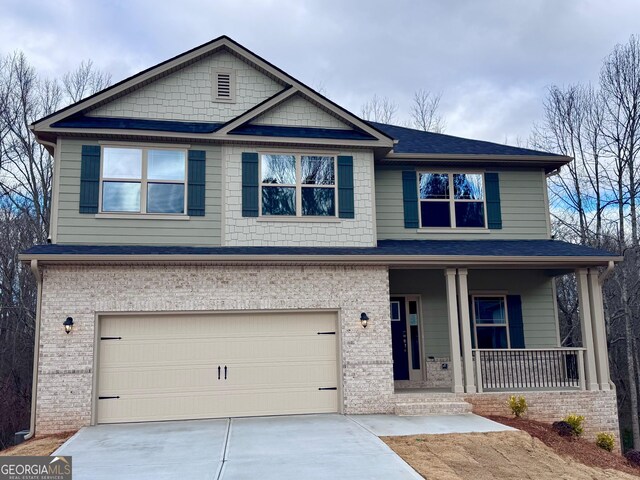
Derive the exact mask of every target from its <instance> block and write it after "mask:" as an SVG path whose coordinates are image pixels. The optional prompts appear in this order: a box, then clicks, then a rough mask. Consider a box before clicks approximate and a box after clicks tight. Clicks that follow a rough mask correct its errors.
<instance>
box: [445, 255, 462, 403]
mask: <svg viewBox="0 0 640 480" xmlns="http://www.w3.org/2000/svg"><path fill="white" fill-rule="evenodd" d="M444 276H445V279H446V284H447V312H448V318H449V354H450V356H451V373H452V374H453V392H454V393H463V392H464V387H463V386H462V366H461V365H460V329H459V328H458V305H457V301H456V297H457V295H456V269H455V268H447V269H445V271H444Z"/></svg>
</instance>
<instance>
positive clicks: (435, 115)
mask: <svg viewBox="0 0 640 480" xmlns="http://www.w3.org/2000/svg"><path fill="white" fill-rule="evenodd" d="M441 98H442V94H441V93H438V94H437V95H436V94H432V93H431V92H429V91H427V90H417V91H416V92H415V93H414V94H413V100H412V104H411V111H410V112H409V113H410V115H411V122H410V124H411V126H412V127H413V128H417V129H418V130H424V131H425V132H434V133H444V129H445V126H446V125H445V121H444V118H443V117H442V116H441V115H440V113H439V108H440V99H441Z"/></svg>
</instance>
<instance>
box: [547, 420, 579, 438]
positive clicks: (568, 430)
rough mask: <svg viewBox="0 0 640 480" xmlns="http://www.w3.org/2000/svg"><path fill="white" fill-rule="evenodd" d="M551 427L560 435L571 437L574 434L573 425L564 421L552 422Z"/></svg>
mask: <svg viewBox="0 0 640 480" xmlns="http://www.w3.org/2000/svg"><path fill="white" fill-rule="evenodd" d="M551 428H553V430H554V431H555V432H556V433H557V434H558V435H560V436H561V437H573V435H574V433H573V427H572V426H571V425H570V424H569V423H567V422H564V421H561V422H553V425H551Z"/></svg>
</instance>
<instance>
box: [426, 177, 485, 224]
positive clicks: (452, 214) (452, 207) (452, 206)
mask: <svg viewBox="0 0 640 480" xmlns="http://www.w3.org/2000/svg"><path fill="white" fill-rule="evenodd" d="M416 173H417V175H416V177H417V178H416V181H417V183H418V186H417V188H418V218H419V221H420V223H419V225H420V228H421V229H425V230H436V231H437V230H440V231H442V230H445V231H446V230H460V231H465V232H467V231H470V232H473V231H484V230H488V228H489V226H488V223H487V222H488V220H487V187H486V180H485V175H484V174H485V172H484V171H481V170H449V169H442V170H439V169H428V170H418V171H417V172H416ZM422 174H440V175H447V176H448V178H449V198H420V175H422ZM454 174H466V175H482V205H483V206H482V213H483V217H484V219H483V220H484V226H483V227H458V226H457V225H456V203H463V202H474V203H478V202H480V200H474V199H470V198H455V192H454V188H453V175H454ZM422 202H449V221H450V223H451V226H450V227H425V226H424V225H422Z"/></svg>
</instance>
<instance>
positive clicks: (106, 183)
mask: <svg viewBox="0 0 640 480" xmlns="http://www.w3.org/2000/svg"><path fill="white" fill-rule="evenodd" d="M102 158H103V161H102V175H101V187H102V188H101V194H102V202H101V211H102V212H105V213H106V212H109V213H161V214H184V213H185V211H186V204H185V201H186V198H185V178H186V166H187V162H186V152H185V151H184V150H169V149H151V148H149V149H146V148H123V147H104V149H103V155H102Z"/></svg>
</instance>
